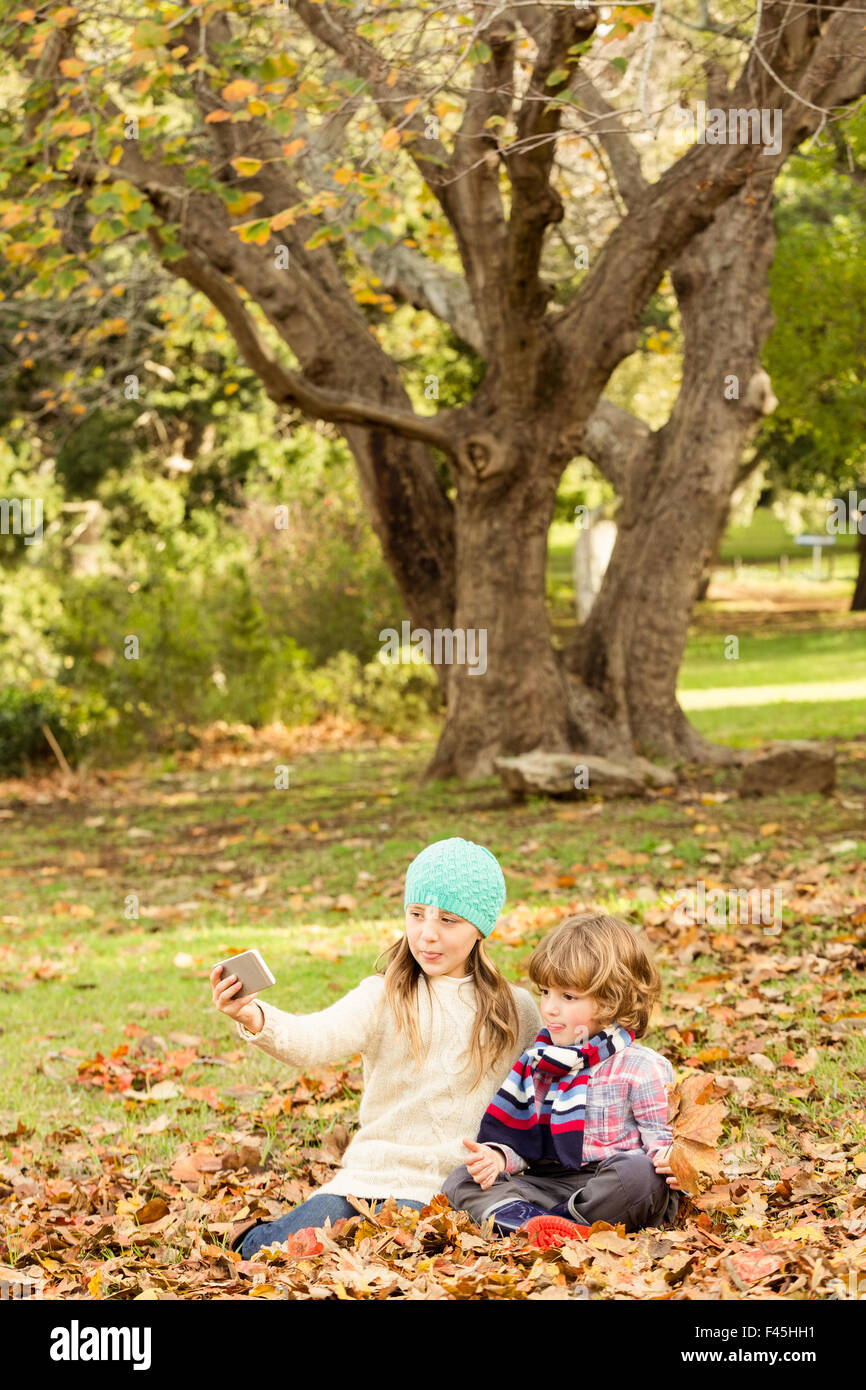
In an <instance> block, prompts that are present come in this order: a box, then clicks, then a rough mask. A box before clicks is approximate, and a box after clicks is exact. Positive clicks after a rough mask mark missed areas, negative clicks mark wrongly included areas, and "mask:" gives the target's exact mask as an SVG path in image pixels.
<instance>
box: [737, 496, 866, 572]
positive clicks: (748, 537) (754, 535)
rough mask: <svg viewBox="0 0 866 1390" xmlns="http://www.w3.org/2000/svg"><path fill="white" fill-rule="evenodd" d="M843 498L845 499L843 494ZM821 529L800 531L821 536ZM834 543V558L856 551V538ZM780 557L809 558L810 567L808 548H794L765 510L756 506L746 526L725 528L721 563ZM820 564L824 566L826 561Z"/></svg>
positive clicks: (839, 538)
mask: <svg viewBox="0 0 866 1390" xmlns="http://www.w3.org/2000/svg"><path fill="white" fill-rule="evenodd" d="M845 496H846V499H847V492H846V494H845ZM825 528H826V523H825V525H824V526H818V527H817V528H816V529H815V531H814V532H813V531H812V529H811V528H810V527H805V528H804V530H805V531H806V532H808V533H809V534H819V535H825V534H827V532H826V529H825ZM834 540H835V545H834V546H833V550H834V551H835V553H836V555H837V556H840V555H847V554H849V553H853V552H854V551H856V549H857V537H856V535H849V534H847V533H845V534H844V535H841V534H840V535H838V536H835V537H834ZM780 555H787V556H789V557H791V558H792V559H793V558H795V557H798V556H799V557H800V558H802V557H803V556H804V555H805V556H808V557H809V564H810V565H811V555H812V550H811V547H810V546H802V545H797V543H796V541H795V540H794V537H793V536H792V535H790V534H789V532H788V531H787V530H786V528H785V526H784V525H783V523H782V522H781V521H780V520H779V518H778V517H777V516H775V515H774V514H773V513H772V512H771V511H770V509H769V507H756V508H755V511H754V512H753V514H752V519H751V521H750V522H749V525H748V526H729V527H728V528H727V530H726V531H725V534H724V536H723V537H722V542H721V545H720V546H719V558H720V559H721V560H722V561H731V560H733V559H734V558H735V557H736V556H739V557H740V558H741V559H742V560H745V561H747V562H751V561H756V560H778V558H779V556H780ZM824 563H825V565H826V563H827V561H826V560H825V561H824Z"/></svg>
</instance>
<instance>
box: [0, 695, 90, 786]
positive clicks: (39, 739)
mask: <svg viewBox="0 0 866 1390" xmlns="http://www.w3.org/2000/svg"><path fill="white" fill-rule="evenodd" d="M46 724H47V725H48V727H49V728H50V730H51V732H52V734H53V735H54V737H55V739H56V740H57V743H58V744H59V746H60V748H61V750H62V752H63V754H64V756H65V758H66V759H67V761H68V762H69V763H70V764H73V763H74V761H75V735H76V730H75V718H74V714H73V712H72V709H71V708H70V706H69V705H68V703H66V702H65V701H64V698H63V696H62V694H61V693H60V692H59V691H58V689H57V688H56V687H55V686H52V685H49V684H44V685H43V684H41V683H40V682H38V681H33V682H32V683H31V686H30V688H28V689H22V688H21V687H20V686H15V685H6V686H0V776H3V777H17V776H23V775H25V774H26V772H27V767H28V764H30V763H39V762H44V761H46V760H50V761H51V762H53V761H54V753H53V752H52V750H51V746H50V744H49V742H48V740H47V738H46V737H45V733H44V731H43V725H46Z"/></svg>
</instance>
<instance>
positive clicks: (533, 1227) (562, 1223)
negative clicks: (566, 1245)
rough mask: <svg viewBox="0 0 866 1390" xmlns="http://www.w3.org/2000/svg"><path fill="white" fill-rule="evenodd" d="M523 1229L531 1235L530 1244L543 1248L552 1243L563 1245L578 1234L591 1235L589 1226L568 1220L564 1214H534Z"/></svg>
mask: <svg viewBox="0 0 866 1390" xmlns="http://www.w3.org/2000/svg"><path fill="white" fill-rule="evenodd" d="M522 1229H523V1230H524V1231H525V1232H526V1234H527V1235H528V1236H529V1242H530V1244H531V1245H537V1246H538V1247H539V1248H540V1249H542V1250H543V1249H545V1247H548V1246H551V1245H562V1244H563V1242H564V1241H566V1240H574V1238H575V1237H576V1236H588V1235H589V1226H579V1225H578V1223H577V1222H576V1221H566V1219H565V1217H564V1216H533V1217H532V1218H531V1220H529V1221H527V1223H526V1225H525V1226H524V1227H522Z"/></svg>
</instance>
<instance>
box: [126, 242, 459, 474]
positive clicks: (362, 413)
mask: <svg viewBox="0 0 866 1390" xmlns="http://www.w3.org/2000/svg"><path fill="white" fill-rule="evenodd" d="M152 240H154V242H155V243H156V244H157V245H158V242H159V236H158V233H154V234H152ZM168 266H169V268H170V269H171V270H172V271H173V272H174V274H176V275H178V276H179V277H181V278H182V279H184V280H186V281H187V282H188V283H189V284H190V285H193V286H194V287H195V289H197V290H201V292H202V294H204V295H206V296H207V298H208V299H209V300H210V302H211V303H212V304H213V305H214V307H215V308H216V309H218V310H219V312H220V313H221V314H222V316H223V318H224V319H225V321H226V324H227V326H228V328H229V329H230V331H231V334H232V336H233V338H234V340H235V342H236V343H237V345H238V347H239V348H240V351H241V353H242V355H243V357H244V360H245V361H246V363H247V364H248V366H249V367H250V368H251V369H252V370H253V371H254V372H255V373H256V375H257V376H258V377H259V378H260V380H261V381H262V383H263V385H264V388H265V390H266V391H267V393H268V396H269V397H270V399H271V400H272V401H274V402H275V403H276V404H277V405H288V404H292V405H296V406H298V407H299V408H300V409H301V410H302V411H303V412H304V414H305V415H308V416H311V417H312V418H313V419H318V420H331V421H333V422H334V423H335V424H353V425H380V426H384V427H385V428H386V429H388V430H391V431H392V432H393V433H394V434H399V435H402V436H403V438H405V439H420V440H422V441H423V442H424V443H425V444H433V445H435V446H436V448H437V449H442V450H443V452H445V453H446V454H448V455H449V456H453V450H454V445H453V442H452V439H451V437H450V435H449V433H448V430H447V428H446V421H447V419H448V415H449V412H448V411H443V412H442V413H441V414H440V415H438V416H436V417H435V418H433V417H431V418H429V419H428V418H426V417H425V416H423V415H414V414H409V413H407V412H403V411H399V410H391V409H389V408H388V407H386V406H380V405H376V404H375V403H373V402H370V401H362V400H358V399H357V398H354V397H351V396H348V395H342V394H341V393H340V392H338V391H328V390H324V389H322V388H321V387H317V386H314V385H313V384H312V382H310V381H307V380H306V379H305V378H304V376H302V375H301V374H300V373H298V372H293V371H290V370H289V369H288V368H287V367H284V366H283V364H282V363H281V362H279V361H278V360H277V358H276V357H274V356H273V354H272V353H271V352H270V351H269V350H268V348H267V347H266V345H265V343H264V342H263V341H262V339H261V337H260V335H259V333H258V330H257V329H256V326H255V323H254V322H253V319H252V317H251V315H250V314H249V313H248V312H247V309H246V307H245V305H244V302H243V300H242V299H241V297H240V295H239V294H238V292H237V290H236V289H235V288H234V287H233V286H232V285H231V284H230V283H229V281H228V280H226V279H225V278H224V277H223V276H222V275H220V274H219V272H218V271H216V270H214V268H213V266H211V265H209V264H207V263H206V262H205V261H203V260H201V259H199V258H198V257H197V256H192V255H187V256H181V257H178V258H177V259H175V260H173V261H170V262H168Z"/></svg>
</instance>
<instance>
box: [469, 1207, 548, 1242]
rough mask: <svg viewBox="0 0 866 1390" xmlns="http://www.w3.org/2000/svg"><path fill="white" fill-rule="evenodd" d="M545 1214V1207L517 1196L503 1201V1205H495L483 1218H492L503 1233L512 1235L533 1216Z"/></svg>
mask: <svg viewBox="0 0 866 1390" xmlns="http://www.w3.org/2000/svg"><path fill="white" fill-rule="evenodd" d="M545 1214H546V1213H545V1210H544V1207H537V1206H536V1205H535V1203H534V1202H524V1201H523V1200H522V1199H520V1198H515V1200H514V1201H513V1202H503V1203H502V1206H501V1207H494V1208H493V1210H492V1211H491V1212H488V1215H487V1217H485V1218H482V1219H484V1220H487V1219H490V1220H492V1221H493V1225H494V1226H495V1227H496V1229H497V1230H498V1231H499V1233H500V1234H501V1235H510V1234H511V1232H512V1231H519V1230H520V1229H521V1228H522V1227H523V1226H525V1225H526V1223H527V1221H529V1220H531V1218H532V1217H533V1216H544V1215H545Z"/></svg>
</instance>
